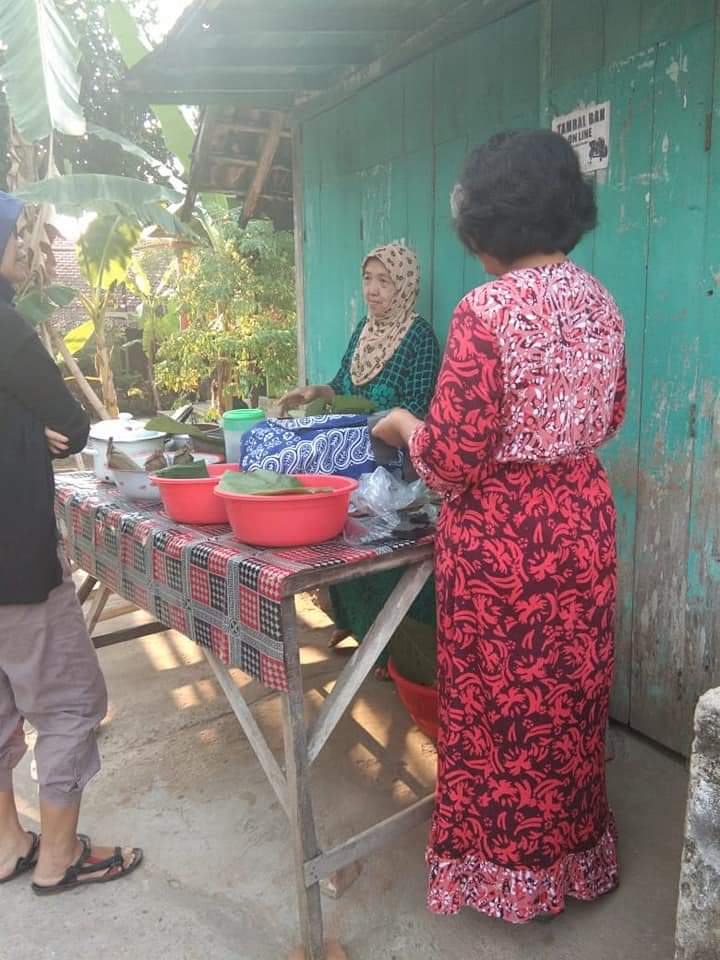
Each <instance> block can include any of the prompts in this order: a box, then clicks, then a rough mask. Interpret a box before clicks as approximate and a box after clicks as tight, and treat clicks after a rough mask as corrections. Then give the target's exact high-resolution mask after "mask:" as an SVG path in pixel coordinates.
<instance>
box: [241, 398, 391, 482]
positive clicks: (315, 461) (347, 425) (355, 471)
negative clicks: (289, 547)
mask: <svg viewBox="0 0 720 960" xmlns="http://www.w3.org/2000/svg"><path fill="white" fill-rule="evenodd" d="M376 466H377V462H376V460H375V456H374V454H373V448H372V444H371V442H370V430H369V429H368V418H367V416H361V415H355V414H353V415H337V414H328V415H327V416H322V417H301V418H299V419H298V420H266V421H264V422H263V423H261V424H258V426H256V427H253V428H252V429H251V430H248V432H247V433H246V434H244V435H243V438H242V446H241V453H240V467H241V468H242V469H243V470H260V469H262V470H272V471H273V472H274V473H284V474H288V473H324V474H333V475H336V476H341V477H352V478H354V479H356V480H357V479H358V477H361V476H362V474H363V473H372V472H373V470H375V468H376ZM386 466H390V467H391V468H392V466H393V465H392V464H390V465H387V464H386ZM395 466H397V467H398V468H400V467H402V454H400V453H398V458H397V464H395Z"/></svg>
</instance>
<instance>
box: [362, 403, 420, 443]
mask: <svg viewBox="0 0 720 960" xmlns="http://www.w3.org/2000/svg"><path fill="white" fill-rule="evenodd" d="M421 425H422V420H418V418H417V417H416V416H415V415H414V414H412V413H410V411H409V410H403V409H402V407H395V409H394V410H391V411H390V413H389V414H388V415H387V416H386V417H383V419H382V420H380V421H379V422H378V423H376V424H375V426H374V427H373V432H372V433H373V436H374V437H377V438H378V440H384V441H385V443H387V445H388V446H390V447H407V445H408V443H409V442H410V437H411V436H412V435H413V433H414V432H415V430H416V429H417V428H418V427H419V426H421Z"/></svg>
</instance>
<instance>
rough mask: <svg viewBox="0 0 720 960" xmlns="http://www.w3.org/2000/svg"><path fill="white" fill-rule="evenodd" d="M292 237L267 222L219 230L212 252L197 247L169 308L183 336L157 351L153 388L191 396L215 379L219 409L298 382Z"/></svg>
mask: <svg viewBox="0 0 720 960" xmlns="http://www.w3.org/2000/svg"><path fill="white" fill-rule="evenodd" d="M293 256H294V248H293V238H292V235H291V234H289V233H284V232H276V231H275V230H274V229H273V226H272V224H271V223H270V222H269V221H253V222H251V223H250V224H248V226H247V227H246V228H244V229H242V228H240V227H239V226H237V224H234V223H229V224H223V225H222V226H221V227H220V228H219V230H218V231H217V236H216V237H215V243H214V245H213V247H212V248H210V247H204V248H197V249H196V250H195V251H194V252H192V253H191V254H190V256H189V258H188V262H187V264H186V269H185V270H184V271H183V272H182V274H181V275H180V278H179V281H178V289H177V294H176V305H177V309H178V312H179V314H180V315H181V316H183V317H186V318H188V320H189V323H188V324H187V326H186V327H185V329H183V330H181V331H179V332H178V333H176V334H175V335H174V336H172V337H170V338H169V339H168V340H166V341H165V342H164V343H162V344H161V346H160V349H159V351H158V359H159V361H160V362H159V363H158V365H157V367H156V376H157V382H158V385H159V386H160V387H162V388H163V389H166V390H173V391H176V392H182V391H197V390H198V389H199V387H200V385H201V383H202V382H203V381H206V380H208V379H214V380H215V381H216V385H217V399H218V403H219V405H220V406H221V408H222V407H223V404H224V402H225V401H227V399H228V398H229V395H232V393H234V394H235V395H237V396H243V397H248V396H250V397H252V396H253V394H256V393H257V391H258V389H259V388H261V387H262V386H263V385H264V384H265V383H266V382H267V384H268V387H269V389H270V391H271V393H278V392H280V391H282V390H284V389H285V388H286V387H287V386H289V385H291V384H292V383H294V382H295V380H296V376H297V347H296V334H295V329H296V318H295V291H294V266H293Z"/></svg>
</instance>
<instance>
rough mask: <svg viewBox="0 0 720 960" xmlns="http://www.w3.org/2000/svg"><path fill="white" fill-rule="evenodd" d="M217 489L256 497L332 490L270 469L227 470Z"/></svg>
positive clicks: (329, 491) (328, 491) (330, 491)
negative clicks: (239, 471) (234, 471)
mask: <svg viewBox="0 0 720 960" xmlns="http://www.w3.org/2000/svg"><path fill="white" fill-rule="evenodd" d="M218 489H219V490H223V491H224V492H225V493H241V494H243V495H245V496H257V497H276V496H287V495H289V494H307V493H332V492H333V490H332V487H306V486H304V484H302V483H301V482H300V481H299V480H298V479H297V477H290V476H286V475H285V474H281V473H273V472H272V471H271V470H253V471H252V472H251V473H233V472H232V471H228V472H227V473H224V474H223V475H222V477H221V478H220V483H219V484H218Z"/></svg>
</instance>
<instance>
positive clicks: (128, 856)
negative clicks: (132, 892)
mask: <svg viewBox="0 0 720 960" xmlns="http://www.w3.org/2000/svg"><path fill="white" fill-rule="evenodd" d="M82 852H83V844H82V841H81V840H80V839H78V840H77V841H76V844H75V850H74V852H73V854H72V856H71V858H70V859H69V860H68V859H63V861H62V862H60V861H58V860H57V859H56V858H54V857H53V856H52V855H51V854H47V853H44V852H43V846H42V841H41V843H40V859H39V860H38V865H37V867H36V868H35V873H34V874H33V882H34V883H36V884H37V885H38V886H39V887H52V886H55V884H58V883H60V881H61V880H62V879H63V877H64V876H65V872H66V870H67V869H68V867H71V866H72V865H73V864H74V863H76V862H77V861H78V858H79V857H80V856H81V854H82ZM114 853H115V847H96V846H95V844H93V845H92V847H91V848H90V854H89V856H88V857H86V859H85V861H84V863H83V866H84V867H91V866H92V865H93V863H102V861H103V860H108V859H109V858H110V857H112V856H113V855H114ZM121 853H122V861H123V865H122V868H121V867H120V866H119V865H118V866H113V867H107V866H105V867H103V868H101V869H99V870H97V871H95V872H92V873H84V874H83V875H82V876H80V877H78V881H79V883H87V881H88V880H97V879H98V878H99V877H103V876H107V877H108V878H109V877H111V876H113V875H115V874H117V873H120V872H123V870H127V869H128V868H129V867H131V866H132V864H133V862H134V859H135V851H134V850H133V848H132V847H124V848H122V850H121Z"/></svg>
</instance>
